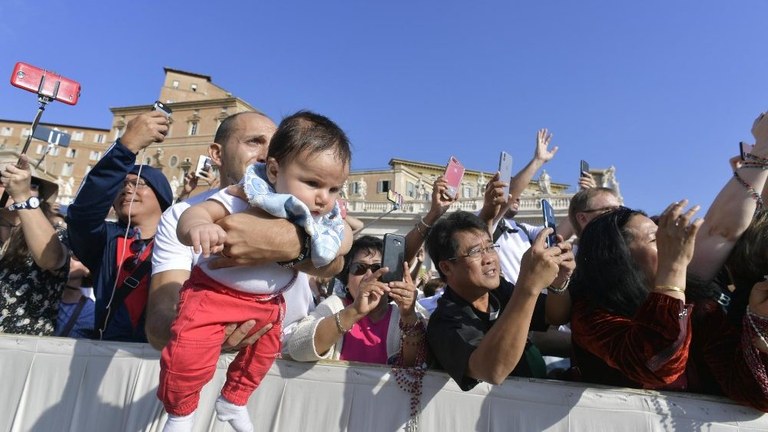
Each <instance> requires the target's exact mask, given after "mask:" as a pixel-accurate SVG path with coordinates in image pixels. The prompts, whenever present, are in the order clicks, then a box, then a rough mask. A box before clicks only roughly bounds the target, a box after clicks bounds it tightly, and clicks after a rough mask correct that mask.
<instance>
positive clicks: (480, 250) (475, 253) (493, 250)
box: [448, 244, 499, 261]
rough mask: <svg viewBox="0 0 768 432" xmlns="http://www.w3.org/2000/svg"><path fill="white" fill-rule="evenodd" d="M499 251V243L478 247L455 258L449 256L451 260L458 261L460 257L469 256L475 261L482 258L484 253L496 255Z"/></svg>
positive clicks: (469, 258) (468, 257)
mask: <svg viewBox="0 0 768 432" xmlns="http://www.w3.org/2000/svg"><path fill="white" fill-rule="evenodd" d="M498 253H499V245H497V244H492V245H490V246H486V247H479V246H478V247H476V248H474V249H472V250H470V251H469V252H467V253H465V254H464V255H456V256H455V257H453V258H448V260H449V261H456V260H457V259H459V258H467V259H468V260H470V261H475V260H478V259H480V258H481V257H482V256H483V255H486V254H491V255H496V254H498Z"/></svg>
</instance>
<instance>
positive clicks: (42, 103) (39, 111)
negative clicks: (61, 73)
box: [0, 75, 61, 207]
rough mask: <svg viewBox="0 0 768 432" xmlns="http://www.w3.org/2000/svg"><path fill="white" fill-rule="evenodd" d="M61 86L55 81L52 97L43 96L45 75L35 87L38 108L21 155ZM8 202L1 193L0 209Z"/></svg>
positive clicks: (5, 195)
mask: <svg viewBox="0 0 768 432" xmlns="http://www.w3.org/2000/svg"><path fill="white" fill-rule="evenodd" d="M60 84H61V82H60V81H56V84H55V85H54V86H53V95H51V96H46V95H44V94H43V86H44V85H45V75H43V77H42V78H41V79H40V85H39V86H38V87H37V101H38V102H40V107H39V108H38V109H37V114H36V115H35V119H34V120H32V130H31V131H30V133H29V135H27V142H25V143H24V148H23V149H22V150H21V154H22V155H23V154H26V153H27V149H29V144H30V143H31V142H32V134H33V133H35V128H37V125H38V123H40V117H42V116H43V111H45V105H46V104H47V103H49V102H51V101H53V100H54V99H56V95H58V94H59V85H60ZM16 166H17V167H18V166H21V157H19V160H18V161H17V162H16ZM6 202H8V191H7V190H4V191H3V196H2V197H0V207H5V203H6Z"/></svg>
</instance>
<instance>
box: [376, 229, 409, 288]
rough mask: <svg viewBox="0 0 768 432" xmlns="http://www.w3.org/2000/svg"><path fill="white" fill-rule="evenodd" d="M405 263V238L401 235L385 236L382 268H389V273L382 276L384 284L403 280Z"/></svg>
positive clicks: (390, 234)
mask: <svg viewBox="0 0 768 432" xmlns="http://www.w3.org/2000/svg"><path fill="white" fill-rule="evenodd" d="M404 262H405V237H403V236H402V235H400V234H392V233H387V234H384V251H383V252H382V254H381V266H382V267H387V268H388V269H389V271H388V272H386V273H384V274H383V275H382V276H381V281H382V282H393V281H401V280H403V263H404Z"/></svg>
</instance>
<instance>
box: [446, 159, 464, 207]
mask: <svg viewBox="0 0 768 432" xmlns="http://www.w3.org/2000/svg"><path fill="white" fill-rule="evenodd" d="M443 177H444V178H445V181H446V183H448V193H449V194H450V196H451V198H455V197H456V193H457V192H458V191H459V186H460V185H461V179H462V178H463V177H464V166H463V165H462V164H461V162H459V160H458V159H456V158H455V157H453V156H451V158H450V159H448V165H446V167H445V174H443Z"/></svg>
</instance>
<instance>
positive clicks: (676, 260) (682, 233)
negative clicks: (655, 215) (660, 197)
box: [656, 200, 704, 267]
mask: <svg viewBox="0 0 768 432" xmlns="http://www.w3.org/2000/svg"><path fill="white" fill-rule="evenodd" d="M686 205H688V200H682V201H678V202H674V203H672V204H670V205H669V206H668V207H667V208H666V210H664V212H663V213H662V214H661V216H660V217H659V223H658V227H659V228H658V230H657V231H656V244H657V248H658V263H659V266H672V267H678V266H683V267H685V266H687V265H688V263H689V262H690V261H691V257H693V247H694V244H695V239H696V233H697V232H698V231H699V227H700V226H701V224H702V223H704V219H701V218H699V219H696V220H695V221H693V222H691V219H692V218H693V215H694V214H695V213H696V212H697V211H699V209H700V208H701V207H700V206H698V205H696V206H693V207H691V208H690V209H688V211H686V212H683V209H684V208H685V206H686Z"/></svg>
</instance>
